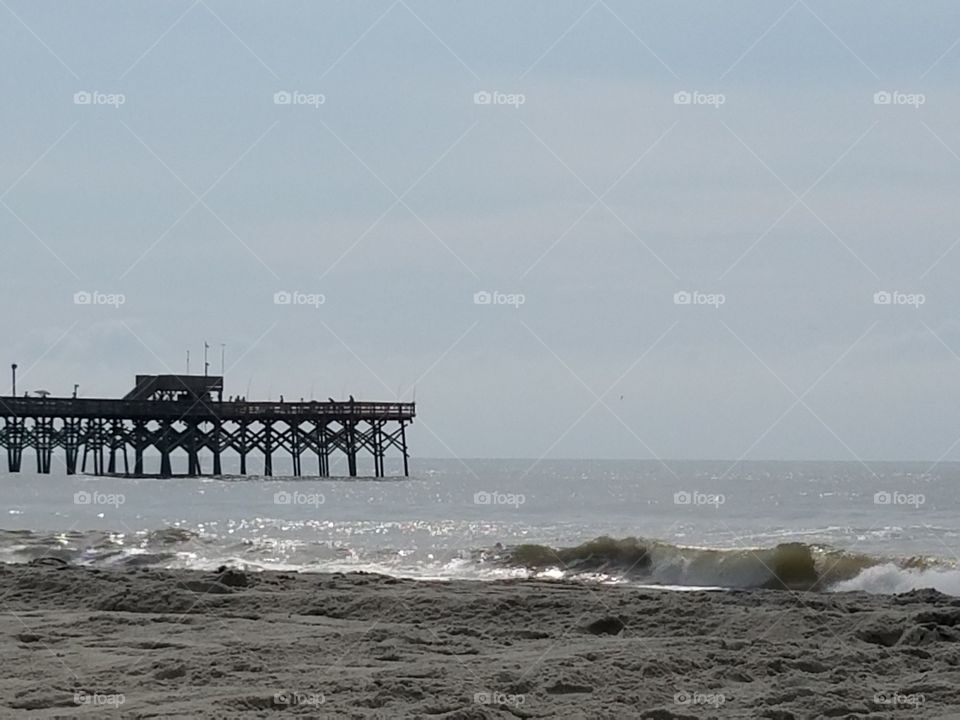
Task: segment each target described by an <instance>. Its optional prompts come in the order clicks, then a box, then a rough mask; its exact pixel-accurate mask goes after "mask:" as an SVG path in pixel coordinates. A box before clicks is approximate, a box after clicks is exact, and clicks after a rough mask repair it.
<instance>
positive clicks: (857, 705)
mask: <svg viewBox="0 0 960 720" xmlns="http://www.w3.org/2000/svg"><path fill="white" fill-rule="evenodd" d="M0 638H2V642H3V656H2V657H3V661H2V672H0V717H3V718H7V717H11V718H15V717H24V718H29V717H36V718H54V717H57V718H69V717H103V718H106V717H124V718H128V717H129V718H261V717H275V716H280V717H311V718H444V719H454V718H455V719H457V720H473V719H478V720H479V719H482V718H584V719H586V718H611V719H612V718H652V719H662V718H707V717H718V718H726V717H730V718H771V719H773V720H789V719H790V718H817V717H833V718H917V717H920V718H957V717H960V599H958V598H953V597H950V596H946V595H941V594H939V593H936V592H934V591H916V592H913V593H908V594H905V595H899V596H872V595H866V594H862V593H845V594H826V593H793V592H788V591H784V590H780V591H777V590H750V591H690V592H672V591H665V590H644V589H636V588H629V587H622V586H596V585H586V584H581V583H575V582H569V581H555V582H551V581H533V580H516V581H501V582H493V583H481V582H467V581H456V582H424V581H413V580H400V579H394V578H387V577H382V576H377V575H364V574H349V575H342V574H333V575H319V574H317V575H311V574H303V575H292V574H282V573H246V574H245V573H241V572H236V571H227V572H223V573H203V572H196V571H164V570H155V569H125V570H103V569H101V570H93V569H85V568H77V567H70V566H55V565H47V566H26V565H0Z"/></svg>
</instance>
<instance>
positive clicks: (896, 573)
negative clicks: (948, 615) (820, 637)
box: [830, 563, 960, 596]
mask: <svg viewBox="0 0 960 720" xmlns="http://www.w3.org/2000/svg"><path fill="white" fill-rule="evenodd" d="M923 588H933V589H934V590H939V591H940V592H942V593H946V594H947V595H957V596H960V570H904V569H903V568H900V567H897V566H896V565H894V564H893V563H886V564H884V565H874V566H873V567H868V568H866V569H865V570H863V572H861V573H860V574H859V575H857V576H856V577H855V578H851V579H850V580H843V581H841V582H838V583H836V584H835V585H833V586H831V588H830V590H831V592H846V591H851V590H863V591H864V592H868V593H875V594H896V593H904V592H910V591H911V590H920V589H923Z"/></svg>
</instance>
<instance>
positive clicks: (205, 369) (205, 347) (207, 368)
mask: <svg viewBox="0 0 960 720" xmlns="http://www.w3.org/2000/svg"><path fill="white" fill-rule="evenodd" d="M209 349H210V346H209V345H208V344H207V341H206V340H204V341H203V376H204V377H207V375H209V374H210V363H209V362H208V361H207V351H208V350H209Z"/></svg>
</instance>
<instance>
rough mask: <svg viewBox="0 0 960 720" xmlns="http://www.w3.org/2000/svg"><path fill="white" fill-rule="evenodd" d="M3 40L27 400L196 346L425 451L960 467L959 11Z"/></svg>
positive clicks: (890, 9) (1, 6) (258, 382)
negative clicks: (379, 423) (338, 401)
mask: <svg viewBox="0 0 960 720" xmlns="http://www.w3.org/2000/svg"><path fill="white" fill-rule="evenodd" d="M0 60H2V62H3V65H4V68H5V70H4V72H3V73H2V74H0V94H2V102H0V201H2V202H0V238H2V239H0V300H2V303H3V313H2V315H0V336H2V338H3V347H4V351H3V352H2V353H0V355H2V358H0V360H2V361H3V364H4V366H6V365H7V364H8V363H10V362H14V361H16V362H18V363H19V364H20V373H21V381H20V387H21V389H41V388H42V389H47V390H50V391H52V392H53V393H54V394H69V392H70V391H71V389H72V385H73V383H74V382H79V383H80V384H81V392H82V393H83V394H85V395H88V396H93V395H101V396H113V395H119V394H122V393H124V392H126V390H128V389H129V388H130V387H131V386H132V383H133V376H134V375H135V374H136V373H138V372H139V373H145V372H169V371H177V372H180V371H183V370H184V366H185V352H186V350H187V349H188V348H189V349H191V351H192V355H193V370H194V371H195V372H196V371H200V370H201V361H200V354H201V348H202V343H203V341H204V340H207V341H208V342H209V343H210V344H211V346H212V350H211V363H212V370H213V371H214V372H218V371H219V366H220V345H221V343H225V344H226V346H227V348H226V357H227V360H226V364H227V389H226V393H227V394H247V395H249V396H250V397H251V398H266V397H268V396H272V397H274V398H276V397H277V396H278V395H279V394H280V393H283V394H284V395H285V397H286V398H288V399H292V398H298V397H300V396H307V397H309V396H310V394H311V393H313V394H314V395H315V396H316V397H318V398H326V397H327V396H328V395H332V396H334V397H343V396H345V395H346V394H348V393H352V394H353V395H355V396H356V397H357V398H360V399H392V398H393V397H394V396H395V395H396V393H398V392H400V393H401V394H402V396H403V397H404V398H405V399H409V398H410V397H411V396H412V394H413V388H414V386H415V387H416V399H417V402H418V406H419V408H418V409H419V414H420V419H419V420H418V422H417V423H416V425H415V427H414V431H413V433H412V435H411V444H412V450H413V453H414V454H415V455H419V456H431V457H451V456H459V457H533V458H536V457H540V456H544V455H546V456H548V457H611V458H613V457H665V458H730V459H737V458H740V457H747V458H754V459H770V458H803V459H850V460H855V459H865V460H870V459H928V460H930V461H933V460H937V459H941V458H943V459H960V443H957V440H958V437H960V323H958V318H957V313H956V309H957V307H958V302H960V284H958V283H957V282H956V280H955V279H956V277H957V274H958V270H960V245H958V242H960V204H958V203H957V196H958V195H957V191H958V186H960V97H958V94H957V87H958V75H960V6H958V5H957V3H955V2H935V1H931V2H924V3H922V5H918V4H916V3H907V2H902V3H890V2H877V1H872V2H845V3H834V2H825V1H813V0H810V1H808V2H802V1H799V0H798V2H793V3H791V2H787V1H784V2H771V1H770V0H762V1H758V2H724V3H705V2H695V3H693V2H674V1H670V2H658V3H637V2H623V1H621V0H600V1H599V2H590V1H589V0H588V1H577V2H563V1H558V0H551V1H550V2H537V3H534V2H530V3H516V2H483V3H480V2H477V3H464V2H439V1H434V2H423V1H421V0H406V2H403V1H400V2H390V1H389V0H382V1H378V2H303V3H300V2H284V3H279V4H278V3H276V2H262V3H253V2H242V1H241V2H225V1H223V0H205V1H202V2H190V1H189V0H187V1H184V2H164V3H146V2H139V3H132V2H127V1H125V2H69V3H67V2H56V3H55V2H28V1H27V0H3V1H2V2H0ZM278 93H280V94H279V95H278ZM284 93H285V94H284ZM478 93H481V94H480V95H478ZM482 93H487V94H482ZM287 100H289V102H285V101H287ZM487 100H489V102H485V101H487ZM688 101H689V102H688ZM482 291H487V292H490V293H499V294H497V295H495V296H494V297H493V300H494V302H491V303H490V304H482V303H481V304H478V303H477V302H475V293H478V292H482ZM284 292H287V293H293V292H298V293H300V294H299V295H296V296H294V297H293V302H291V303H290V304H282V301H283V300H284V299H288V298H289V297H290V296H285V295H280V296H277V295H276V294H277V293H284ZM684 292H686V293H689V294H688V295H682V294H681V295H677V293H684ZM884 292H886V293H891V294H890V295H882V294H881V295H876V294H877V293H884ZM77 293H89V294H88V295H79V296H76V294H77ZM94 293H98V294H94ZM76 297H79V299H80V302H81V303H82V302H83V300H90V301H91V302H90V303H88V304H77V302H76ZM277 297H279V300H280V301H281V304H278V303H277V302H276V301H275V298H277ZM321 299H322V300H323V302H322V303H320V300H321ZM480 299H481V300H482V299H486V298H485V297H483V296H482V297H481V298H480ZM686 299H690V300H691V302H690V303H686V304H685V303H684V302H683V301H684V300H686ZM121 300H122V304H119V301H121ZM885 300H890V301H891V302H890V303H888V304H885V303H884V301H885ZM498 301H502V302H498ZM298 303H299V304H298ZM3 387H4V388H5V389H6V388H7V387H8V381H7V380H6V379H5V380H4V384H3Z"/></svg>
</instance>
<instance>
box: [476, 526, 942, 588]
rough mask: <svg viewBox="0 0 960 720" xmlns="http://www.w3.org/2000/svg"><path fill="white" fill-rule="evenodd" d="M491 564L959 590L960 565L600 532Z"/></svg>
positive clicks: (628, 575) (669, 581)
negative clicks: (675, 542) (712, 544)
mask: <svg viewBox="0 0 960 720" xmlns="http://www.w3.org/2000/svg"><path fill="white" fill-rule="evenodd" d="M487 560H488V561H489V562H493V563H498V564H502V565H506V566H513V567H522V568H526V569H527V570H528V571H530V572H532V573H535V574H538V573H544V574H550V571H553V574H554V575H556V574H559V575H560V576H562V577H577V576H584V575H588V576H595V577H596V576H602V577H605V578H608V579H611V580H619V581H627V582H631V581H632V582H638V583H643V584H652V585H670V586H683V587H718V588H744V589H746V588H769V589H789V590H831V591H843V590H864V591H866V592H873V593H896V592H906V591H909V590H914V589H918V588H922V587H934V588H936V589H938V590H940V591H941V592H946V593H950V594H954V595H960V571H957V570H956V569H953V568H951V567H949V566H946V565H944V564H943V563H942V562H940V561H938V560H934V559H929V558H917V557H914V558H906V559H900V560H891V559H888V558H876V557H871V556H869V555H863V554H858V553H852V552H847V551H844V550H838V549H836V548H830V547H826V546H821V545H809V544H806V543H799V542H790V543H782V544H779V545H777V546H775V547H771V548H751V549H716V548H700V547H683V546H679V545H672V544H670V543H664V542H658V541H649V540H643V539H639V538H620V539H617V538H610V537H599V538H596V539H594V540H591V541H589V542H585V543H583V544H581V545H577V546H575V547H564V548H551V547H548V546H545V545H517V546H514V547H511V548H503V549H500V550H498V551H497V552H495V553H493V554H491V555H489V556H488V557H487Z"/></svg>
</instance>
